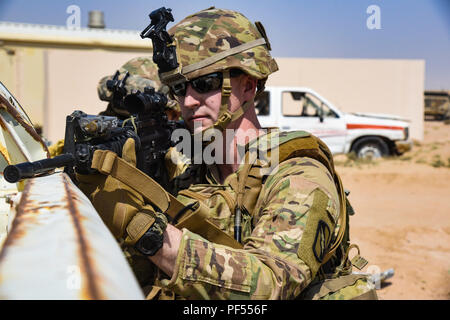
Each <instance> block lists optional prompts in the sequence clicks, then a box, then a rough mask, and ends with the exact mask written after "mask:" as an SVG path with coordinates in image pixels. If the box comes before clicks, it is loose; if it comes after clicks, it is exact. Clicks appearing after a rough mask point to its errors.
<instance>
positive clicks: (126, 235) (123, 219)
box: [76, 138, 167, 245]
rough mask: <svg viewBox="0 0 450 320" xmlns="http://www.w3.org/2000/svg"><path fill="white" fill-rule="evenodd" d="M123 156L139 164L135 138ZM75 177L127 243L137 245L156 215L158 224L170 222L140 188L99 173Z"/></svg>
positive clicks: (127, 146)
mask: <svg viewBox="0 0 450 320" xmlns="http://www.w3.org/2000/svg"><path fill="white" fill-rule="evenodd" d="M99 151H100V150H97V151H96V153H97V152H99ZM94 156H95V154H94ZM122 159H124V160H125V161H127V162H128V163H130V164H132V165H133V166H134V167H135V166H136V153H135V144H134V140H133V139H132V138H129V139H128V140H127V141H126V143H125V145H124V146H123V149H122ZM136 170H139V169H136ZM76 178H77V180H78V181H79V188H80V189H81V190H82V191H83V192H84V193H85V194H87V195H88V197H89V199H90V200H91V202H92V204H93V205H94V207H95V209H96V210H97V212H98V213H99V214H100V216H101V218H102V220H103V221H104V222H105V224H106V226H107V227H108V228H109V230H110V231H111V232H112V234H113V235H114V236H115V237H116V238H117V239H123V240H124V241H125V244H127V245H134V244H135V243H136V242H137V241H138V240H139V239H140V238H141V236H142V235H143V234H144V233H145V232H146V231H147V230H148V228H150V226H152V225H153V223H154V222H155V220H156V218H157V217H158V218H159V219H158V222H159V223H161V221H162V223H163V224H164V223H165V224H167V219H166V217H165V216H164V214H162V213H155V210H154V209H153V207H152V206H151V205H150V204H146V203H145V202H144V199H143V197H142V195H141V194H140V193H139V192H138V191H136V190H135V189H133V188H131V187H129V186H128V185H126V184H124V183H122V182H120V181H119V180H117V179H115V178H113V177H112V176H110V175H104V174H100V173H98V174H93V175H81V174H77V175H76ZM162 227H163V228H161V229H162V230H163V229H165V225H164V226H162Z"/></svg>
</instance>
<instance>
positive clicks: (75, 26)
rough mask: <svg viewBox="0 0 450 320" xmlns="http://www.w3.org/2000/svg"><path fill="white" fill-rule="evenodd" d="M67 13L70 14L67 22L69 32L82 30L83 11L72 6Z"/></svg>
mask: <svg viewBox="0 0 450 320" xmlns="http://www.w3.org/2000/svg"><path fill="white" fill-rule="evenodd" d="M66 13H67V14H69V16H68V17H67V20H66V27H67V28H68V29H69V30H79V29H80V28H81V9H80V7H79V6H77V5H75V4H72V5H70V6H68V7H67V9H66Z"/></svg>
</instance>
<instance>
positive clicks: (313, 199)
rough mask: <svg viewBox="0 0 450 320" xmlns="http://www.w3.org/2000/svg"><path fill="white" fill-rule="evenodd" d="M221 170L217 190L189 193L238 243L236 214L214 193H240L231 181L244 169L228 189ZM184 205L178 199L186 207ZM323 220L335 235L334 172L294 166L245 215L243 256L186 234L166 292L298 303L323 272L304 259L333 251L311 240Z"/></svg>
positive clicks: (302, 161) (281, 171) (271, 181)
mask: <svg viewBox="0 0 450 320" xmlns="http://www.w3.org/2000/svg"><path fill="white" fill-rule="evenodd" d="M269 135H270V134H269ZM269 138H270V137H269ZM214 169H215V168H214V167H210V168H209V170H208V172H209V175H208V178H207V179H208V181H209V182H210V184H202V185H193V186H191V187H190V188H189V190H191V191H194V192H197V193H200V194H203V195H205V199H206V200H205V202H206V203H207V205H208V206H209V207H210V209H211V212H210V213H211V217H210V220H211V221H212V222H214V223H215V224H216V225H217V226H219V227H220V228H221V229H222V230H223V231H225V232H227V233H229V234H230V235H233V226H234V222H233V221H234V212H233V210H230V208H229V206H228V205H227V203H226V201H225V199H224V198H223V197H221V196H220V195H219V194H218V193H214V192H215V191H217V190H227V191H229V192H230V193H233V191H232V189H231V187H230V185H229V181H231V180H232V179H233V176H234V175H236V174H237V172H239V170H241V169H242V166H241V167H240V168H239V169H238V171H237V172H235V173H233V174H231V175H230V176H228V177H227V178H226V180H225V182H224V183H223V184H219V183H218V182H217V179H215V178H214V176H215V175H214ZM216 176H217V175H216ZM213 193H214V195H212V196H206V195H211V194H213ZM183 197H184V196H182V195H179V196H178V199H179V200H181V201H184V200H186V199H183ZM323 216H327V217H328V219H330V220H331V221H332V225H331V226H330V228H331V229H332V230H333V228H334V232H333V233H335V232H336V230H337V228H338V227H339V226H338V225H337V220H338V216H339V196H338V192H337V189H336V186H335V184H334V182H333V179H332V177H331V175H330V173H329V171H328V170H327V168H326V167H325V166H324V165H323V164H322V163H320V162H319V161H317V160H315V159H312V158H306V157H301V158H290V159H288V160H286V161H284V162H281V163H280V164H279V165H277V166H275V167H274V168H273V169H272V171H271V172H270V174H269V175H268V176H267V178H266V179H265V180H264V183H263V185H262V189H261V192H260V193H259V195H258V198H257V201H256V207H255V210H254V211H253V216H250V215H244V217H243V219H242V225H243V232H242V239H243V245H244V246H243V249H232V248H230V247H226V246H223V245H219V244H216V243H212V242H210V241H208V240H206V239H204V238H202V237H200V236H199V235H197V234H195V233H192V232H190V231H189V230H186V229H183V237H182V241H181V245H180V249H179V253H178V256H177V260H176V266H175V272H174V274H173V276H172V278H171V279H160V280H159V281H158V282H159V283H158V284H159V285H161V286H162V287H163V288H166V289H169V290H171V291H173V292H175V293H176V294H178V295H180V296H182V297H184V298H187V299H294V298H296V297H298V296H299V294H300V293H301V292H302V290H304V289H305V288H306V287H307V286H308V285H309V284H310V283H311V281H312V280H313V278H314V277H316V274H317V272H318V268H319V267H320V264H317V263H311V262H310V261H311V260H307V261H308V262H306V261H305V259H303V257H305V256H307V257H311V256H313V255H314V254H317V252H318V251H320V250H322V252H323V251H324V250H325V249H326V246H327V245H329V241H328V242H326V241H319V242H317V241H314V240H315V239H317V236H316V237H314V236H311V235H316V233H317V230H316V229H317V224H314V223H311V221H315V220H317V218H320V217H323ZM314 246H315V248H313V247H314ZM313 249H314V250H313ZM313 251H314V252H313ZM300 257H302V258H300Z"/></svg>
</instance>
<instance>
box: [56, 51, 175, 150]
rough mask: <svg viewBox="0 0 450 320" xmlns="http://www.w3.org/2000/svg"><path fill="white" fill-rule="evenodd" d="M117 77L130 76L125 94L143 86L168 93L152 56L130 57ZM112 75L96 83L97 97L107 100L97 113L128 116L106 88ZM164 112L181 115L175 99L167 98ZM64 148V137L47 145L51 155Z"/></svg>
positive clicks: (170, 114)
mask: <svg viewBox="0 0 450 320" xmlns="http://www.w3.org/2000/svg"><path fill="white" fill-rule="evenodd" d="M118 71H119V78H120V79H123V77H124V76H125V74H126V72H127V71H128V72H129V73H130V76H129V77H128V78H127V79H126V81H125V89H126V94H130V93H132V92H134V91H136V90H139V91H141V92H143V91H144V88H145V87H148V86H150V87H153V88H155V89H156V90H159V91H160V92H162V93H166V94H167V93H168V91H169V88H168V87H167V86H165V85H163V84H162V83H161V81H160V80H159V77H158V67H157V66H156V65H155V64H154V63H153V61H152V57H138V58H134V59H131V60H130V61H128V62H127V63H125V64H124V65H123V66H122V67H120V69H119V70H118ZM113 77H114V76H112V75H111V76H105V77H103V78H101V79H100V81H99V83H98V85H97V93H98V97H99V98H100V100H102V101H107V102H108V105H107V107H106V109H105V110H104V111H102V112H100V113H99V115H104V116H114V117H118V118H119V119H122V120H124V119H126V118H129V117H130V113H129V112H128V111H127V110H125V109H124V108H123V107H122V106H121V103H120V102H121V101H115V99H114V94H113V92H112V91H111V90H109V89H108V88H107V85H106V82H107V81H108V80H112V79H113ZM166 108H167V110H166V114H167V117H168V118H169V120H178V119H179V118H180V116H181V111H180V106H179V105H178V103H177V101H176V100H173V99H169V101H168V103H167V106H166ZM63 148H64V139H61V140H59V141H57V142H56V143H54V144H52V145H51V146H49V152H50V155H51V156H52V157H54V156H57V155H60V154H61V153H62V151H63Z"/></svg>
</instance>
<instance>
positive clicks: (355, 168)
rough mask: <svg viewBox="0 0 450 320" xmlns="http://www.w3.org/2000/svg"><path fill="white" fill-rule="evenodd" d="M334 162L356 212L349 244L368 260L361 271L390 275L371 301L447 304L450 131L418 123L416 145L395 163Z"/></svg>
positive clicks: (441, 125) (447, 126)
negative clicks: (419, 132) (420, 133)
mask: <svg viewBox="0 0 450 320" xmlns="http://www.w3.org/2000/svg"><path fill="white" fill-rule="evenodd" d="M336 162H337V169H338V172H339V173H340V175H341V178H342V181H343V183H344V187H345V189H348V190H349V191H350V196H349V199H350V201H351V203H352V205H353V207H354V209H355V211H356V214H355V215H354V216H352V217H351V218H350V237H351V242H352V243H356V244H358V245H359V247H360V249H361V255H362V256H364V257H365V258H366V259H367V260H369V264H368V265H367V266H366V267H365V268H364V269H363V271H365V272H370V273H373V272H376V271H377V270H378V271H385V270H387V269H389V268H394V270H395V275H394V276H393V277H392V278H390V279H389V280H387V281H386V282H385V283H383V284H382V285H381V288H380V289H379V290H377V293H378V296H379V298H380V299H408V300H409V299H450V124H444V123H442V122H436V121H429V122H425V139H424V141H422V142H421V143H418V142H415V143H414V146H413V149H412V150H411V151H409V152H407V153H406V154H404V155H403V156H401V157H397V158H395V159H394V158H392V159H383V160H380V161H375V162H373V163H361V162H360V161H354V160H349V158H348V157H347V156H338V157H336ZM355 253H356V250H354V251H352V252H351V254H350V255H351V256H352V255H354V254H355ZM355 271H357V270H356V269H355Z"/></svg>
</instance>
